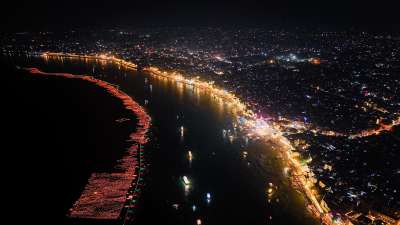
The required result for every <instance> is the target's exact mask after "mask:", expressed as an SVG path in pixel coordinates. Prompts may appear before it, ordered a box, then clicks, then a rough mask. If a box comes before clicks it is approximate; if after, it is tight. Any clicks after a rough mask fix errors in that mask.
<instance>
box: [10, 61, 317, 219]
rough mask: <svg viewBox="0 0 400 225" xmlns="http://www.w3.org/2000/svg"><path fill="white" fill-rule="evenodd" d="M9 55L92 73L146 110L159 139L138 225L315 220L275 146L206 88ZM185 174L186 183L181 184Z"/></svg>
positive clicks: (100, 66) (87, 64) (115, 68)
mask: <svg viewBox="0 0 400 225" xmlns="http://www.w3.org/2000/svg"><path fill="white" fill-rule="evenodd" d="M13 60H18V62H17V63H18V65H21V66H29V67H38V68H40V69H41V70H43V71H45V72H69V73H72V74H89V75H94V76H96V77H98V78H100V79H104V80H106V81H108V82H111V83H113V84H117V85H119V87H120V88H121V89H122V90H123V91H124V92H126V93H127V94H129V95H131V96H132V98H133V99H135V100H136V101H138V102H139V103H140V104H142V105H144V107H145V108H146V110H148V112H149V114H150V115H151V116H152V118H153V124H154V126H153V133H154V137H155V138H156V139H154V140H153V142H154V145H152V147H151V149H146V150H147V152H148V155H147V157H149V158H150V162H151V167H150V173H149V175H148V178H147V186H146V189H145V191H144V193H143V196H142V199H141V201H142V203H141V209H140V211H139V213H138V217H137V221H136V222H137V223H138V224H152V223H160V222H165V221H167V224H196V222H197V220H198V219H201V222H202V224H312V223H314V221H311V220H310V219H309V218H308V216H307V215H306V214H305V211H304V206H303V204H304V203H303V200H302V198H301V197H300V195H299V194H298V193H297V192H295V191H294V190H293V189H292V188H290V186H289V185H288V181H287V178H286V177H285V175H284V172H283V171H284V170H285V169H284V168H283V166H282V165H281V163H280V158H279V155H278V154H277V153H276V151H274V150H273V149H272V147H271V146H269V145H266V144H263V143H259V142H257V141H250V140H249V139H248V138H247V137H245V136H243V135H242V134H241V133H240V131H239V130H237V129H235V126H234V121H232V118H234V114H235V112H234V111H232V110H231V108H230V107H229V105H227V104H226V103H224V102H223V101H221V100H218V99H216V98H214V97H213V96H212V95H210V93H208V92H207V91H204V90H200V89H199V88H194V87H192V86H189V85H184V84H177V83H175V82H172V81H170V80H168V79H166V78H159V77H152V76H148V75H146V74H143V73H141V72H132V71H126V70H124V69H123V68H120V67H119V65H110V64H108V63H107V62H104V61H103V60H96V61H93V60H88V59H84V60H76V59H70V58H62V57H61V58H56V59H52V58H46V59H41V58H24V57H21V58H18V59H17V58H13ZM189 150H190V154H191V155H192V156H191V157H190V158H189V156H188V154H189V153H188V151H189ZM184 175H187V177H188V178H189V179H190V185H185V184H184V183H183V182H182V176H184ZM207 193H208V194H210V197H207V196H208V194H207ZM155 214H157V216H154V215H155Z"/></svg>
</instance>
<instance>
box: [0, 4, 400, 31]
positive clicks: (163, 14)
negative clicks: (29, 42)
mask: <svg viewBox="0 0 400 225" xmlns="http://www.w3.org/2000/svg"><path fill="white" fill-rule="evenodd" d="M398 4H399V3H396V2H394V1H386V2H382V3H381V4H369V3H368V2H365V1H358V0H357V1H352V2H351V3H349V2H346V1H341V0H339V1H335V2H331V3H326V2H321V1H314V0H312V1H307V2H298V1H290V0H286V1H279V2H277V1H256V0H249V1H242V2H237V1H235V2H228V1H215V2H212V1H190V2H189V1H177V0H175V1H169V2H162V1H154V0H153V1H127V0H115V1H113V2H112V3H108V2H107V3H102V2H99V1H84V2H81V1H79V2H78V1H74V0H72V1H66V2H62V1H57V2H53V1H39V2H38V1H35V2H32V1H23V0H20V1H14V2H12V3H11V5H10V6H8V7H7V8H6V11H5V12H4V13H2V14H1V20H0V21H1V23H2V30H3V31H17V30H18V31H19V30H29V31H43V30H58V29H78V28H88V27H96V28H104V27H112V26H132V27H135V26H139V27H179V26H183V27H207V26H215V27H219V26H227V27H229V26H243V27H264V26H267V27H282V28H284V29H288V28H289V29H291V28H294V27H307V28H310V29H336V30H340V29H349V28H356V29H360V30H365V31H367V30H373V31H374V30H376V31H388V32H391V31H399V30H400V19H398V17H397V12H396V9H398V8H399V5H398Z"/></svg>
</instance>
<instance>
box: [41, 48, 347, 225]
mask: <svg viewBox="0 0 400 225" xmlns="http://www.w3.org/2000/svg"><path fill="white" fill-rule="evenodd" d="M42 57H45V58H48V57H76V58H88V59H92V60H106V61H108V62H110V63H116V64H120V65H122V66H124V67H126V68H127V69H136V65H135V64H133V63H130V62H126V61H124V60H121V59H118V58H115V57H113V56H105V55H94V56H88V55H83V56H80V55H77V54H64V53H44V54H42ZM143 70H144V71H148V72H149V73H150V74H151V75H154V76H158V77H161V78H166V79H171V80H173V81H175V82H178V83H183V84H185V85H189V86H193V87H194V88H198V89H201V90H203V91H208V92H210V93H211V95H212V96H213V97H214V98H215V99H216V100H217V101H219V102H224V104H227V105H228V106H229V108H230V109H231V110H233V111H234V112H235V114H236V115H237V121H238V124H239V125H240V127H239V128H240V129H242V130H244V131H245V132H246V133H247V135H248V136H249V137H252V138H263V139H266V140H270V139H272V140H274V143H275V144H276V146H277V147H278V148H279V149H280V150H281V151H282V152H284V155H285V156H286V157H285V158H284V160H285V162H286V163H287V165H288V166H289V168H291V170H292V176H293V177H292V179H293V183H294V185H296V188H299V190H301V191H302V192H303V194H305V195H306V196H307V198H308V199H309V201H310V204H309V205H308V207H309V209H310V212H311V213H313V214H314V216H315V217H317V218H321V220H323V221H324V223H326V224H332V223H333V222H332V215H331V214H329V208H328V207H327V206H325V207H324V208H322V207H321V205H320V201H321V200H318V199H317V197H316V194H315V189H313V183H312V179H314V178H313V177H312V176H310V173H309V172H310V169H309V168H308V167H307V166H306V165H301V164H300V162H299V160H298V159H297V158H296V157H295V154H293V153H292V150H294V148H293V146H292V145H291V144H290V142H289V141H288V140H287V139H286V138H285V137H284V136H283V135H282V134H281V131H278V130H275V128H273V127H272V126H270V125H269V123H268V122H267V121H265V120H263V119H260V118H258V117H257V115H255V114H254V113H253V112H252V111H251V110H250V109H248V108H247V107H246V105H245V103H242V102H241V101H240V99H238V98H237V97H235V96H234V95H233V94H231V93H229V92H227V91H225V90H222V89H220V88H218V87H215V86H214V85H213V84H212V82H205V81H200V80H198V79H185V78H184V76H183V75H181V74H179V73H176V72H166V71H161V70H160V69H158V68H156V67H149V68H144V69H143ZM182 131H183V129H182ZM190 158H191V154H190ZM183 181H184V183H185V187H188V186H189V184H190V181H189V180H188V178H187V177H186V176H183ZM325 204H326V203H325ZM345 223H346V222H343V224H345Z"/></svg>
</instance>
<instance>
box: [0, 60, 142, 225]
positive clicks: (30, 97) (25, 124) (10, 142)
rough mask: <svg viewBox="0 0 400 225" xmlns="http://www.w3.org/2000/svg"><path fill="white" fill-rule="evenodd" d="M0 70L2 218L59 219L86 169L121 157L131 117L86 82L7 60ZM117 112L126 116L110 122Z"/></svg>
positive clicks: (84, 179)
mask: <svg viewBox="0 0 400 225" xmlns="http://www.w3.org/2000/svg"><path fill="white" fill-rule="evenodd" d="M1 76H2V77H3V78H7V79H6V80H5V82H3V88H2V91H5V96H3V97H4V99H5V101H6V102H5V103H4V102H3V107H4V108H3V110H5V112H6V115H5V116H3V117H2V124H3V126H2V130H3V132H2V133H5V134H6V136H5V137H6V138H5V140H6V143H5V144H4V143H3V148H2V150H3V151H2V152H3V157H2V161H3V165H6V168H5V170H3V173H5V174H6V177H7V182H5V185H6V186H7V187H8V188H7V189H8V190H7V192H6V195H7V197H11V198H10V202H9V203H7V204H6V205H7V210H10V211H12V212H13V213H12V214H9V215H7V216H11V217H12V219H13V220H14V221H17V223H14V224H27V223H29V224H34V223H36V222H40V224H50V223H51V224H63V223H65V221H66V220H65V215H66V213H67V212H68V210H69V208H70V207H71V206H72V204H73V203H74V202H75V201H76V200H77V199H78V198H79V196H80V193H81V191H82V190H83V189H84V187H85V185H86V183H87V179H88V178H89V176H90V174H91V173H93V172H107V171H110V170H111V169H112V168H113V167H114V165H115V163H116V160H118V159H119V158H121V156H122V154H123V153H124V150H125V149H126V148H127V147H128V143H127V142H126V141H125V140H127V139H128V135H129V133H130V132H131V131H132V130H133V129H134V128H135V124H136V119H135V118H132V115H131V114H130V113H129V112H128V111H127V110H126V109H125V108H124V107H123V105H122V104H121V102H120V101H119V100H118V99H117V98H115V97H113V96H111V95H109V94H108V93H107V92H106V91H105V90H103V89H102V88H100V87H98V86H96V85H93V84H91V83H89V82H87V81H82V80H77V79H67V78H63V77H44V76H34V75H30V74H29V73H28V72H26V71H23V70H17V69H16V68H12V67H10V66H7V65H4V66H2V73H1ZM3 112H4V111H3ZM123 117H124V118H130V119H131V120H129V121H125V122H123V123H118V122H116V121H115V120H117V119H120V118H123ZM3 137H4V135H3ZM6 171H8V172H6ZM7 202H8V201H7Z"/></svg>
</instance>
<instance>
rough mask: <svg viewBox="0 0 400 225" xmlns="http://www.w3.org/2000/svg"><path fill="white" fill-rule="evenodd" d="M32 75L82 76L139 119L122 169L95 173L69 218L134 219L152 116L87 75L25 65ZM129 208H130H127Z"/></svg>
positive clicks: (111, 88)
mask: <svg viewBox="0 0 400 225" xmlns="http://www.w3.org/2000/svg"><path fill="white" fill-rule="evenodd" d="M25 70H27V71H28V72H29V73H30V74H32V75H37V76H57V77H63V78H68V79H80V80H84V81H88V82H90V83H92V84H95V85H97V86H100V87H101V88H103V89H105V90H106V91H107V92H108V93H109V94H110V95H111V96H114V97H116V98H118V99H119V100H121V101H122V103H123V105H124V107H125V108H126V109H127V110H129V111H130V112H132V113H133V114H134V115H135V116H136V118H137V120H138V121H137V127H136V130H135V131H134V132H132V133H131V134H130V135H129V139H128V142H132V144H131V145H130V147H129V148H128V150H127V151H126V152H125V154H124V156H123V158H122V159H120V160H118V162H117V165H116V166H115V169H118V172H111V173H96V172H95V173H92V174H91V176H90V178H89V180H88V184H87V185H86V186H85V189H84V190H83V192H82V193H81V196H80V197H79V199H78V200H77V201H76V202H75V203H74V205H73V207H72V208H71V209H70V212H69V214H68V217H71V218H78V219H107V220H108V219H122V220H125V219H128V218H131V216H132V215H131V214H132V213H133V212H132V210H129V208H133V207H135V204H136V198H137V197H138V196H139V194H138V193H139V190H140V186H141V185H142V182H143V179H142V178H141V176H142V175H143V170H144V169H145V165H144V163H143V162H141V161H142V160H143V157H142V152H143V148H141V146H142V145H144V144H146V143H147V141H148V138H147V135H146V133H147V131H148V129H149V127H150V124H151V118H150V116H149V115H148V114H147V113H146V112H145V110H144V109H143V108H142V107H141V106H140V105H139V104H138V103H136V102H135V101H134V100H133V99H132V98H131V97H130V96H128V95H127V94H126V93H124V92H123V91H121V90H119V89H118V88H116V87H115V86H113V85H112V84H110V83H107V82H105V81H102V80H99V79H96V78H93V77H91V76H86V75H72V74H68V73H44V72H42V71H40V70H39V69H37V68H25ZM127 193H128V195H127ZM124 207H125V208H128V210H124Z"/></svg>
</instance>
